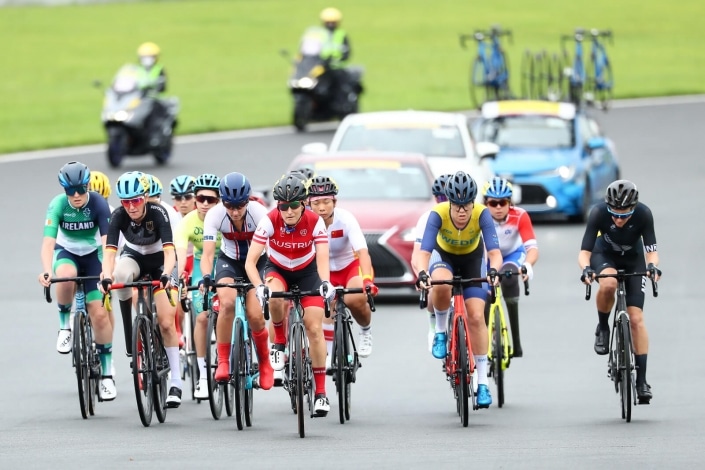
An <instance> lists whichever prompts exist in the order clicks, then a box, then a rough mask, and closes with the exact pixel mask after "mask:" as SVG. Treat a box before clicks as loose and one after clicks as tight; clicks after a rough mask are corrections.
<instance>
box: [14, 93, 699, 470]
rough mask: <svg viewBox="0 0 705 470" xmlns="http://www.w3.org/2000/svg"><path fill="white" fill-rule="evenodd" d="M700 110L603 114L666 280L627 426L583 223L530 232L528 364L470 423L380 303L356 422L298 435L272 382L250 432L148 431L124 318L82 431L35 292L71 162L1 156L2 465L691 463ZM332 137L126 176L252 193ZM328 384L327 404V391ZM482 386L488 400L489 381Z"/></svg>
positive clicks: (229, 424)
mask: <svg viewBox="0 0 705 470" xmlns="http://www.w3.org/2000/svg"><path fill="white" fill-rule="evenodd" d="M704 115H705V103H702V102H701V103H693V104H680V105H661V106H643V107H642V106H639V107H630V108H622V109H614V110H612V111H610V112H609V113H608V114H605V115H599V116H598V119H599V120H600V122H601V123H602V124H603V127H604V128H605V130H606V131H607V132H608V133H609V135H610V136H611V137H613V138H614V139H615V141H616V143H617V146H618V149H619V152H620V159H621V163H622V168H623V171H622V173H623V175H624V177H627V178H630V179H633V180H634V181H635V182H637V184H638V185H639V188H640V192H641V200H642V201H644V202H645V203H646V204H648V205H649V206H650V207H651V208H652V210H653V212H654V214H655V216H656V231H657V237H658V241H659V247H660V250H659V252H660V254H661V267H662V269H663V272H664V277H663V280H662V282H661V283H660V296H659V297H658V298H657V299H654V298H652V297H651V296H650V295H647V299H646V307H645V309H646V322H647V326H648V328H649V331H650V342H651V348H650V354H649V366H648V378H649V382H650V383H651V385H652V389H653V392H654V399H653V401H652V404H651V405H649V406H638V407H636V408H635V409H634V410H633V417H632V422H631V423H630V424H626V423H625V422H624V421H622V420H621V418H620V408H619V403H618V396H617V395H616V394H615V393H614V388H613V386H612V383H611V382H610V381H609V379H608V378H607V377H606V371H607V367H606V359H605V358H604V357H598V356H596V355H595V353H594V352H593V350H592V341H593V331H594V327H595V322H596V315H595V308H594V302H592V301H591V302H590V303H587V302H585V301H584V300H583V295H584V288H583V286H582V285H581V284H580V283H579V282H578V277H579V274H580V270H579V268H578V266H577V262H576V260H577V253H578V250H579V246H580V239H581V236H582V229H583V227H582V226H581V225H565V224H542V225H540V226H538V227H537V235H538V240H539V244H540V247H541V258H540V261H539V263H538V265H537V266H536V269H535V272H536V276H535V279H534V282H533V284H532V291H531V295H530V296H529V297H525V298H522V302H521V320H522V337H523V343H524V344H523V345H524V358H522V359H518V360H516V361H514V362H512V365H511V368H510V369H509V371H508V373H507V376H506V377H507V379H506V380H507V384H506V404H505V406H504V407H503V408H502V409H498V408H496V406H494V405H493V407H492V408H490V409H489V410H482V411H476V412H471V416H470V426H469V427H468V428H467V429H465V428H462V427H461V425H460V422H459V419H458V417H457V414H456V412H455V403H454V401H453V398H452V395H451V391H450V388H449V387H448V385H447V383H446V382H445V380H444V376H443V374H442V373H441V369H440V361H438V360H435V359H433V358H432V357H431V355H430V354H429V353H428V351H427V346H426V332H427V321H426V318H425V315H424V314H423V313H422V312H421V311H419V310H418V308H417V306H416V304H415V303H414V302H406V303H399V302H398V300H394V299H392V301H389V300H388V301H387V302H381V303H380V304H379V305H378V312H377V313H376V315H375V317H374V322H373V331H374V337H375V345H374V353H373V355H372V356H371V357H370V358H369V359H367V360H365V362H364V367H363V368H362V369H361V370H360V373H359V378H358V383H356V384H355V385H354V386H353V400H354V403H353V410H352V420H351V421H350V422H349V423H347V424H345V425H340V424H339V423H338V420H337V415H336V414H333V413H331V415H330V416H329V417H328V418H325V419H316V420H307V422H306V425H307V437H306V438H305V439H300V438H299V437H298V434H297V427H296V418H295V416H294V415H293V414H292V413H291V411H290V410H289V405H288V398H287V396H286V394H285V392H284V391H283V390H281V389H274V390H271V391H268V392H264V391H256V392H255V418H254V425H253V427H252V428H249V429H246V430H245V431H241V432H238V431H237V430H236V427H235V422H234V420H233V419H232V418H230V419H222V420H221V421H217V422H216V421H214V420H213V419H212V418H211V416H210V412H209V409H208V405H207V404H205V403H203V404H200V405H199V404H196V403H195V402H191V401H190V400H185V402H184V403H183V404H182V406H181V408H179V409H178V410H170V411H169V413H168V416H167V421H166V423H165V424H161V425H160V424H158V423H157V422H156V419H155V420H154V423H153V424H152V426H151V427H150V428H143V427H142V425H141V424H140V422H139V418H138V415H137V410H136V407H135V399H134V392H133V388H132V378H131V374H130V371H129V368H128V362H127V359H126V358H125V356H124V354H123V351H124V346H123V344H124V343H123V339H122V328H121V326H120V324H119V322H120V320H119V319H118V324H117V327H118V328H116V336H115V341H114V344H115V354H114V357H115V361H116V367H117V387H118V398H117V399H116V400H115V401H114V402H111V403H100V404H98V408H97V413H96V416H95V417H92V418H90V419H89V420H83V419H82V418H81V416H80V413H79V409H78V400H77V397H76V390H75V389H76V385H75V376H74V374H73V369H72V367H71V359H70V357H69V356H62V355H59V354H57V353H56V350H55V340H56V329H57V319H56V313H55V312H56V307H55V306H53V305H48V304H47V303H46V302H45V301H44V299H43V296H42V289H41V287H40V286H39V285H38V283H37V281H36V276H37V274H38V272H39V270H40V269H41V266H40V263H39V248H40V245H41V238H42V223H43V220H44V212H45V210H46V206H47V204H48V202H49V201H50V199H51V198H52V197H53V196H54V195H55V194H57V193H58V192H59V189H60V188H59V186H58V185H57V184H56V172H57V170H58V169H59V167H60V166H61V165H62V164H63V163H64V162H65V161H68V160H70V159H71V158H70V157H62V158H54V159H37V160H29V161H25V162H18V161H12V160H6V161H5V162H2V159H1V158H0V179H1V181H2V188H3V190H4V191H5V192H6V196H5V197H4V198H3V199H2V206H1V207H2V214H4V218H5V223H8V224H10V227H7V230H2V231H0V246H2V247H3V248H4V249H3V251H2V258H3V260H4V263H3V267H4V269H3V270H2V273H1V274H0V299H1V300H0V305H2V310H3V311H4V318H5V320H4V322H3V328H2V330H1V331H2V332H1V333H0V351H1V352H2V354H0V370H2V371H4V375H3V377H4V379H3V382H2V383H3V393H4V395H3V399H2V400H0V466H1V467H2V468H20V467H21V468H48V467H53V468H65V467H69V466H72V467H77V468H83V467H88V466H89V465H90V466H94V465H98V466H100V467H101V468H145V467H147V466H154V465H158V466H160V467H164V468H166V466H167V465H169V466H171V467H178V468H180V467H191V468H192V467H195V466H197V465H198V466H215V465H218V466H225V465H233V466H235V465H237V466H240V465H244V466H246V467H249V468H285V466H286V467H291V468H303V467H308V468H322V467H326V468H353V467H358V466H361V465H362V466H365V467H369V468H430V467H437V468H449V467H451V466H458V467H467V466H472V465H475V466H481V467H482V468H561V469H563V468H573V469H582V468H590V469H592V468H615V467H618V466H619V467H623V468H640V469H645V468H664V467H668V468H673V467H689V468H693V467H699V466H700V465H702V463H701V462H702V456H703V451H702V442H703V439H702V436H703V434H704V433H705V425H704V424H703V422H705V408H704V407H703V406H702V404H701V402H700V397H699V390H700V388H699V387H705V379H704V378H703V368H702V366H701V363H700V361H699V360H698V357H699V352H700V348H701V345H702V344H703V343H704V342H705V317H704V316H703V315H702V314H701V312H700V307H701V305H702V304H703V300H704V299H703V297H704V296H705V295H704V293H703V290H700V288H698V283H699V281H698V279H699V277H700V273H699V270H698V268H699V266H697V263H698V261H697V259H699V258H698V255H697V253H698V249H699V248H698V247H699V244H700V242H701V241H700V238H701V234H702V230H703V222H702V221H701V220H700V219H698V218H697V217H698V216H697V214H695V212H696V210H697V207H698V206H699V199H700V196H701V193H702V191H701V187H702V186H701V185H702V182H703V181H704V180H705V175H704V173H705V163H704V162H703V159H702V143H701V135H700V134H699V133H700V132H701V127H702V126H701V123H702V122H703V116H704ZM273 134H276V133H273ZM236 135H237V134H236ZM330 138H331V133H330V132H320V133H313V134H304V135H297V134H293V133H291V134H284V135H278V136H277V135H266V136H261V137H250V138H237V139H228V140H219V141H213V142H199V143H191V144H188V143H184V142H185V140H183V141H182V142H181V143H180V144H179V145H178V146H177V150H176V154H175V156H174V159H173V163H172V164H171V165H169V166H168V167H166V168H158V169H157V168H155V167H153V166H152V161H151V160H149V159H132V160H129V161H127V162H126V164H125V166H124V168H123V170H129V169H141V170H145V171H154V172H155V173H157V175H158V176H159V177H160V178H161V180H162V181H163V182H165V183H166V184H168V182H169V181H170V179H171V178H172V177H174V176H176V175H178V174H182V173H190V174H199V173H202V172H214V173H218V174H224V173H226V172H229V171H242V172H244V173H246V174H247V175H249V176H250V177H251V179H252V181H253V183H254V184H255V185H270V184H272V182H273V181H274V180H275V179H276V178H277V177H278V176H279V175H280V174H281V173H282V172H283V170H284V168H285V167H286V164H287V163H288V161H289V160H290V159H291V158H292V157H293V156H294V155H295V154H296V153H297V151H298V149H299V148H300V146H301V145H302V144H303V143H306V142H309V141H312V140H321V141H326V142H327V141H329V140H330ZM195 140H198V139H195ZM203 140H207V139H203ZM79 159H80V160H81V161H83V162H84V163H86V164H88V165H89V166H90V167H91V168H92V169H100V170H103V171H107V173H108V174H109V175H110V176H111V178H112V179H113V180H114V178H115V177H116V176H117V175H118V174H119V172H116V171H111V170H107V164H106V161H105V158H104V155H103V154H102V153H95V154H82V155H80V158H79ZM23 188H24V189H23ZM23 195H25V196H26V198H25V196H23ZM113 202H117V201H116V200H114V201H113ZM341 206H344V204H343V203H342V202H341ZM688 260H691V261H692V262H693V263H692V264H689V262H688ZM328 387H329V388H328V390H329V396H330V398H331V405H332V408H333V410H335V409H336V408H335V407H336V405H337V399H336V397H335V392H334V390H335V389H334V386H333V383H332V382H331V381H329V384H328ZM491 390H492V391H493V393H494V394H495V395H496V392H495V390H494V386H493V385H492V386H491ZM184 395H185V396H189V392H188V391H186V392H185V394H184ZM495 399H496V396H495Z"/></svg>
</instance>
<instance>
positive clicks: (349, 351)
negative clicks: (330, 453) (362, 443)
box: [343, 311, 358, 421]
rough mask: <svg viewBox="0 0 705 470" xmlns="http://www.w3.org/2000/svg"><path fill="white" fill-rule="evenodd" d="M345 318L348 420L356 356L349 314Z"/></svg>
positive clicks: (347, 419) (346, 406)
mask: <svg viewBox="0 0 705 470" xmlns="http://www.w3.org/2000/svg"><path fill="white" fill-rule="evenodd" d="M348 315H352V314H351V313H350V311H348ZM347 318H348V320H347V321H346V322H345V337H346V338H347V341H345V343H343V344H344V346H345V350H344V353H345V359H346V361H347V360H348V358H352V363H351V362H349V361H348V362H347V365H348V366H347V370H346V374H345V375H346V379H345V420H346V421H350V408H351V407H352V384H353V383H355V375H356V372H357V364H358V358H357V351H355V347H354V346H353V345H354V343H355V340H354V339H353V335H352V330H351V328H350V327H351V323H350V320H349V319H350V316H348V317H347Z"/></svg>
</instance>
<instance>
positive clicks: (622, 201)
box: [605, 180, 639, 209]
mask: <svg viewBox="0 0 705 470" xmlns="http://www.w3.org/2000/svg"><path fill="white" fill-rule="evenodd" d="M605 202H606V203H607V205H608V206H610V207H612V208H613V209H630V208H632V207H634V206H636V203H637V202H639V191H638V190H637V189H636V185H635V184H634V183H632V182H631V181H629V180H617V181H613V182H612V183H610V185H609V186H607V192H606V193H605Z"/></svg>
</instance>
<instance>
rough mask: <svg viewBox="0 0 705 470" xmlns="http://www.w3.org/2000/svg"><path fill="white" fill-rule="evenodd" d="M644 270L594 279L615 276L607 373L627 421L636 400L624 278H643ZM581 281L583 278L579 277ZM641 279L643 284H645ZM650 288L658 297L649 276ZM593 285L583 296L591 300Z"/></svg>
mask: <svg viewBox="0 0 705 470" xmlns="http://www.w3.org/2000/svg"><path fill="white" fill-rule="evenodd" d="M646 274H647V273H646V272H643V273H627V272H625V271H624V270H623V269H619V270H617V272H616V273H612V274H597V275H596V276H595V279H604V278H608V277H611V278H614V279H617V301H616V302H615V307H614V318H613V320H612V332H611V335H610V349H609V355H608V358H607V376H608V377H609V378H610V380H612V382H614V390H615V392H616V393H619V398H620V399H619V402H620V407H621V409H622V419H624V420H626V422H627V423H629V422H631V420H632V401H633V403H634V405H635V406H636V405H637V404H638V400H637V394H636V376H635V374H636V366H635V364H634V343H633V341H632V330H631V325H630V323H629V313H627V290H626V279H627V278H629V277H633V276H639V277H642V278H643V279H644V281H643V283H645V282H646ZM581 281H582V278H581ZM643 283H642V287H643V286H644V284H643ZM651 289H652V293H653V296H654V297H658V285H657V283H656V281H654V280H653V279H651ZM591 293H592V286H591V285H587V286H585V300H590V295H591Z"/></svg>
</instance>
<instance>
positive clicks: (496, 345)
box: [492, 307, 504, 408]
mask: <svg viewBox="0 0 705 470" xmlns="http://www.w3.org/2000/svg"><path fill="white" fill-rule="evenodd" d="M501 314H502V312H501V311H500V310H499V307H494V326H493V328H492V336H493V338H492V349H493V351H492V367H493V369H494V381H495V384H496V385H497V406H498V407H499V408H502V405H504V370H502V360H503V358H504V347H503V345H502V322H501V320H500V315H501Z"/></svg>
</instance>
